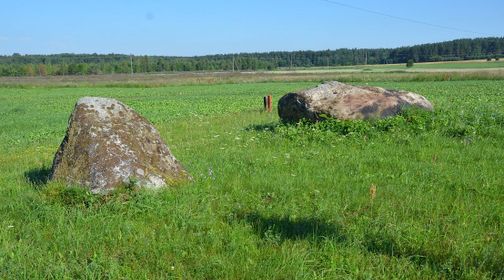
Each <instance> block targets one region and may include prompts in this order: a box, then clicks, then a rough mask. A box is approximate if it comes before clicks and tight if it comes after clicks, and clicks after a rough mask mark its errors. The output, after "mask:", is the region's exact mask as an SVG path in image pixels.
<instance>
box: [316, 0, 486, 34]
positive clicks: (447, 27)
mask: <svg viewBox="0 0 504 280" xmlns="http://www.w3.org/2000/svg"><path fill="white" fill-rule="evenodd" d="M319 1H321V2H325V3H329V4H333V5H337V6H341V7H345V8H348V9H353V10H357V11H361V12H365V13H369V14H374V15H379V16H383V17H388V18H391V19H395V20H401V21H406V22H410V23H415V24H421V25H425V26H430V27H434V28H439V29H445V30H451V31H458V32H464V33H470V34H475V35H481V36H489V34H486V33H482V32H476V31H472V30H467V29H462V28H457V27H452V26H446V25H440V24H434V23H429V22H426V21H421V20H416V19H411V18H406V17H401V16H396V15H391V14H387V13H383V12H380V11H376V10H370V9H367V8H362V7H357V6H354V5H349V4H345V3H341V2H338V1H334V0H319Z"/></svg>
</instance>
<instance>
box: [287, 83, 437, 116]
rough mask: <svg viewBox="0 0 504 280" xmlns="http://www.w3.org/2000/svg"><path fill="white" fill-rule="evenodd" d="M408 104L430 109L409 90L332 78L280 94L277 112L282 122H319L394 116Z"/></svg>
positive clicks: (426, 101) (429, 104)
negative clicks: (298, 90) (369, 85)
mask: <svg viewBox="0 0 504 280" xmlns="http://www.w3.org/2000/svg"><path fill="white" fill-rule="evenodd" d="M410 106H414V107H418V108H421V109H425V110H429V111H431V110H433V107H432V104H431V103H430V102H429V101H428V100H427V99H426V98H425V97H423V96H421V95H418V94H415V93H412V92H407V91H399V90H389V89H383V88H380V87H368V86H352V85H347V84H344V83H340V82H336V81H334V82H328V83H324V84H321V85H319V86H317V87H315V88H312V89H308V90H303V91H300V92H297V93H289V94H287V95H284V96H283V97H282V98H280V100H279V101H278V114H279V116H280V118H281V119H282V121H284V122H297V121H299V120H301V119H307V120H310V121H319V120H322V119H324V116H328V117H333V118H337V119H342V120H352V119H373V118H385V117H388V116H393V115H396V114H398V113H400V112H401V111H402V110H403V109H404V108H406V107H410Z"/></svg>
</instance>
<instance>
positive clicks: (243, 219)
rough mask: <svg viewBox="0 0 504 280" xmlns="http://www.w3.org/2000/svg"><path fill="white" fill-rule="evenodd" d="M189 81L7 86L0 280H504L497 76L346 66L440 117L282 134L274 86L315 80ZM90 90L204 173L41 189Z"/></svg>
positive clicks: (501, 96) (287, 87) (302, 127)
mask: <svg viewBox="0 0 504 280" xmlns="http://www.w3.org/2000/svg"><path fill="white" fill-rule="evenodd" d="M191 75H193V76H190V78H188V79H187V80H182V81H180V79H179V80H178V81H177V83H189V81H190V82H192V83H193V84H191V85H176V84H172V85H169V86H162V85H163V84H162V82H159V80H157V82H151V84H150V85H151V86H155V87H152V88H145V87H144V86H143V85H145V84H146V82H145V81H141V82H138V83H136V84H135V83H130V82H129V81H128V80H127V78H125V79H126V80H125V81H119V82H117V81H104V80H102V82H103V84H102V85H106V86H100V83H98V82H90V81H89V80H80V81H79V80H77V81H75V80H74V81H68V80H67V81H64V82H61V83H59V84H58V83H56V84H51V81H53V82H54V80H49V81H45V82H44V81H38V83H39V84H37V83H33V81H32V83H31V84H30V83H26V82H25V83H21V85H22V87H20V86H19V85H20V84H19V83H18V84H15V83H13V84H9V85H7V84H6V82H5V80H3V82H4V84H3V85H4V87H0V119H1V121H0V216H1V219H0V279H23V278H24V279H40V278H53V279H65V278H67V279H73V278H86V279H104V278H111V279H120V278H124V279H156V278H157V279H162V278H165V279H166V278H180V279H241V278H245V279H321V278H324V279H339V278H346V279H391V278H404V279H434V278H435V279H438V278H445V279H492V278H493V279H501V278H504V267H503V263H504V176H503V171H502V170H503V169H502V166H503V165H504V149H503V143H504V92H503V90H502V89H503V88H504V80H502V79H498V76H496V77H493V80H466V81H453V80H451V81H443V80H442V79H443V77H444V78H447V77H445V76H438V74H432V75H433V76H422V75H431V74H422V75H421V76H410V78H409V80H407V81H392V80H391V79H392V78H390V77H395V78H397V77H402V78H404V77H406V76H394V75H403V74H401V73H399V74H393V73H389V74H388V75H390V76H387V77H385V78H388V79H386V80H385V81H374V82H373V80H372V79H368V80H366V77H367V78H369V77H373V76H348V78H349V79H350V78H355V77H359V78H360V79H361V80H357V83H365V82H369V83H370V84H373V85H379V86H384V87H389V88H398V89H405V90H411V91H415V92H418V93H420V94H423V95H425V96H426V97H427V98H428V99H430V100H431V101H432V102H433V104H434V106H435V108H436V111H435V112H434V113H429V114H421V113H419V112H408V113H407V114H405V115H402V116H398V117H395V118H390V119H387V120H384V121H380V122H367V121H357V122H334V121H333V122H325V123H321V124H318V125H307V124H298V125H289V126H288V125H282V124H280V123H279V120H278V117H277V115H276V114H275V113H271V114H269V113H264V112H262V111H261V110H260V109H261V106H262V96H265V95H267V94H272V95H273V97H274V100H275V101H277V100H278V98H279V97H280V96H282V95H283V94H284V93H286V92H289V91H294V90H299V89H303V88H307V87H311V86H314V85H315V84H317V83H318V80H316V79H315V78H313V79H314V80H313V81H304V82H300V81H296V82H285V81H284V82H274V83H272V82H266V81H263V82H261V83H253V82H252V80H246V81H245V82H239V81H240V79H243V77H244V76H243V75H241V74H240V75H239V76H238V74H235V75H237V76H231V78H230V77H225V78H222V80H210V79H211V78H212V76H206V78H205V79H206V80H205V79H203V80H200V81H199V82H195V81H194V80H193V79H197V78H195V76H194V74H191ZM380 75H383V74H380ZM408 75H410V74H408ZM453 75H454V76H449V77H448V78H450V79H451V78H453V77H458V78H460V79H462V78H464V76H456V75H455V74H453ZM457 75H459V74H457ZM474 75H476V74H474ZM478 75H479V74H478ZM482 75H483V74H482ZM486 75H487V74H484V75H483V76H481V77H483V78H484V79H487V78H488V77H487V76H486ZM214 77H215V76H214ZM246 77H249V76H246ZM280 77H296V76H280ZM302 77H304V78H306V76H302ZM309 77H311V76H309ZM325 77H327V78H331V76H325ZM378 77H383V76H375V78H376V79H378ZM415 77H416V79H420V78H422V77H423V78H424V79H426V77H427V78H429V79H427V80H425V81H423V80H418V81H415V80H413V78H415ZM419 77H420V78H419ZM468 77H470V78H474V77H476V78H477V77H480V76H468ZM481 77H480V78H481ZM148 78H149V77H147V78H146V79H148ZM179 78H180V77H179ZM437 78H439V79H440V80H436V79H437ZM101 79H104V78H103V77H102V78H101ZM215 79H217V78H215ZM227 79H234V80H231V81H232V82H233V83H225V82H229V81H230V80H227ZM174 80H175V78H174ZM18 82H19V81H18ZM204 82H207V84H203V83H204ZM65 83H66V84H65ZM173 83H175V82H173ZM198 83H199V84H198ZM40 85H43V87H39V86H40ZM111 85H112V86H113V87H109V86H111ZM32 86H35V87H32ZM53 86H56V87H53ZM61 86H71V87H69V88H66V87H61ZM73 86H78V87H73ZM89 95H92V96H105V97H113V98H117V99H119V100H121V101H123V102H124V103H126V104H128V105H130V106H131V107H133V108H134V109H135V110H137V111H138V112H140V113H141V114H142V115H144V116H145V117H146V118H148V119H149V120H151V121H152V122H153V123H154V125H155V126H156V127H157V128H158V129H159V131H160V133H161V135H162V137H163V138H164V139H165V140H166V141H167V143H168V144H169V146H170V148H171V149H172V151H173V153H174V154H175V156H176V157H177V158H178V159H179V160H180V161H181V162H182V163H183V164H184V165H185V166H186V167H187V169H188V170H189V172H190V173H191V174H192V176H193V177H194V179H195V180H194V182H192V183H188V184H186V185H184V186H181V187H179V188H176V189H170V188H168V189H166V190H163V191H160V192H149V191H141V190H126V189H124V190H120V191H118V192H117V193H115V194H113V195H110V196H107V197H96V196H93V195H90V194H89V193H86V192H84V191H79V189H75V188H65V187H64V186H62V185H58V184H56V183H52V182H47V180H46V176H47V174H48V172H49V168H50V166H51V161H52V159H53V156H54V153H55V151H56V149H57V147H58V145H59V144H60V141H61V140H62V139H63V137H64V133H65V128H66V125H67V119H68V116H69V114H70V112H71V111H72V108H73V105H74V103H75V101H76V100H77V99H78V98H79V97H82V96H89ZM372 185H374V186H376V188H377V193H376V198H374V199H373V198H372V197H371V196H370V194H369V189H370V187H371V186H372Z"/></svg>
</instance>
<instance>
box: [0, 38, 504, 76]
mask: <svg viewBox="0 0 504 280" xmlns="http://www.w3.org/2000/svg"><path fill="white" fill-rule="evenodd" d="M500 57H504V38H503V37H488V38H476V39H458V40H452V41H446V42H440V43H431V44H421V45H415V46H410V47H399V48H376V49H348V48H343V49H336V50H323V51H293V52H288V51H275V52H264V53H240V54H219V55H205V56H193V57H177V56H147V55H144V56H139V55H127V54H69V53H65V54H51V55H22V54H18V53H14V54H12V55H8V56H0V76H58V75H99V74H115V73H156V72H173V71H234V70H237V71H255V70H275V69H279V68H293V67H324V66H325V67H330V66H346V65H362V64H393V63H406V62H407V61H414V62H436V61H458V60H472V59H499V58H500Z"/></svg>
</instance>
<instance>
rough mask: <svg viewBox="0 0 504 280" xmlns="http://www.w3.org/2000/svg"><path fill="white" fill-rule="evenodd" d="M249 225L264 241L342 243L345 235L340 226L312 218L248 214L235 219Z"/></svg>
mask: <svg viewBox="0 0 504 280" xmlns="http://www.w3.org/2000/svg"><path fill="white" fill-rule="evenodd" d="M237 218H238V220H243V221H245V222H247V223H248V224H250V225H251V226H252V228H253V229H254V232H255V233H256V234H257V235H259V236H260V237H261V238H262V239H265V240H276V241H280V242H283V241H285V240H300V239H306V240H310V241H315V242H317V241H321V240H324V239H333V240H336V241H337V242H344V241H345V240H346V237H345V235H344V234H343V233H342V229H341V227H340V226H338V225H336V224H332V223H328V222H325V221H322V220H319V219H314V218H302V219H295V220H293V219H289V218H288V217H264V216H261V215H260V214H257V213H249V214H244V215H241V217H237Z"/></svg>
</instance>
